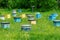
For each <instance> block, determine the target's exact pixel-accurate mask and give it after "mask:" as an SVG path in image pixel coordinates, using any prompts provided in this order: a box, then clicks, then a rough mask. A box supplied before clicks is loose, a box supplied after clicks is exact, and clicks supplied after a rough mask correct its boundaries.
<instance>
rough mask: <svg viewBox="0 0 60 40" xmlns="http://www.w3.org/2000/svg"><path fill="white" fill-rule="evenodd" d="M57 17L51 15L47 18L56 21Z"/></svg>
mask: <svg viewBox="0 0 60 40" xmlns="http://www.w3.org/2000/svg"><path fill="white" fill-rule="evenodd" d="M57 16H58V14H56V13H55V14H51V15H50V16H49V20H55V19H56V17H57Z"/></svg>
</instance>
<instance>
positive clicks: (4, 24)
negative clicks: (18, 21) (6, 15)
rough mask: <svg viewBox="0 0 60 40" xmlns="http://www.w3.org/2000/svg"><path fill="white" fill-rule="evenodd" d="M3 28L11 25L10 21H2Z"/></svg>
mask: <svg viewBox="0 0 60 40" xmlns="http://www.w3.org/2000/svg"><path fill="white" fill-rule="evenodd" d="M1 26H2V28H4V29H6V28H9V27H10V23H9V22H2V23H1Z"/></svg>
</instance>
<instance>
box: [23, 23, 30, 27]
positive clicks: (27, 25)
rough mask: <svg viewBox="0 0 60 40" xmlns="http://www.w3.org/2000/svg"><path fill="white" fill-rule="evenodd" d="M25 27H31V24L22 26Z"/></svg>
mask: <svg viewBox="0 0 60 40" xmlns="http://www.w3.org/2000/svg"><path fill="white" fill-rule="evenodd" d="M24 26H26V27H30V26H31V25H30V24H24V25H22V27H24Z"/></svg>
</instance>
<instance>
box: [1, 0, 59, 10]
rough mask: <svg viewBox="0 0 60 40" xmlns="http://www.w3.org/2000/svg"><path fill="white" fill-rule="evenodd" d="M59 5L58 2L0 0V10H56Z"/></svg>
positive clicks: (51, 0)
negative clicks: (32, 8) (33, 7)
mask: <svg viewBox="0 0 60 40" xmlns="http://www.w3.org/2000/svg"><path fill="white" fill-rule="evenodd" d="M59 4H60V1H59V0H0V8H9V9H14V8H24V9H28V8H31V6H33V5H34V6H35V9H41V10H50V9H56V8H58V6H60V5H59Z"/></svg>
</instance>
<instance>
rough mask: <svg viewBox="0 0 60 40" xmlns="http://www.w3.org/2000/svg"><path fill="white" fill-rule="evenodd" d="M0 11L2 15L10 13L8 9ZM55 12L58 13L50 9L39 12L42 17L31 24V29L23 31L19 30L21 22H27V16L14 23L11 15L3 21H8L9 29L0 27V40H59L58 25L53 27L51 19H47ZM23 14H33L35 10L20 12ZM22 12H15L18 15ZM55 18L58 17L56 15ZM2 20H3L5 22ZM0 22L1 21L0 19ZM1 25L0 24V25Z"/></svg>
mask: <svg viewBox="0 0 60 40" xmlns="http://www.w3.org/2000/svg"><path fill="white" fill-rule="evenodd" d="M0 12H1V13H2V14H4V15H6V14H12V11H11V10H10V11H9V10H4V9H2V10H1V9H0ZM54 12H57V13H58V15H60V12H59V11H58V10H52V11H48V12H41V14H42V18H41V19H36V18H35V19H36V20H37V24H36V25H32V28H31V31H29V32H25V31H21V25H22V24H28V23H29V22H28V21H27V18H24V19H22V22H21V23H16V22H14V20H13V17H11V18H10V19H7V18H6V20H5V21H8V22H10V28H9V29H7V30H6V29H2V28H0V40H60V27H55V26H54V25H53V22H52V21H49V20H48V17H49V15H50V14H51V13H54ZM22 13H25V14H32V15H34V16H35V13H36V12H33V13H32V12H22ZM22 13H17V15H18V16H20V15H21V14H22ZM57 19H60V17H59V16H58V17H57ZM5 21H4V22H5ZM0 22H3V21H2V20H0ZM0 27H1V25H0Z"/></svg>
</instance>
